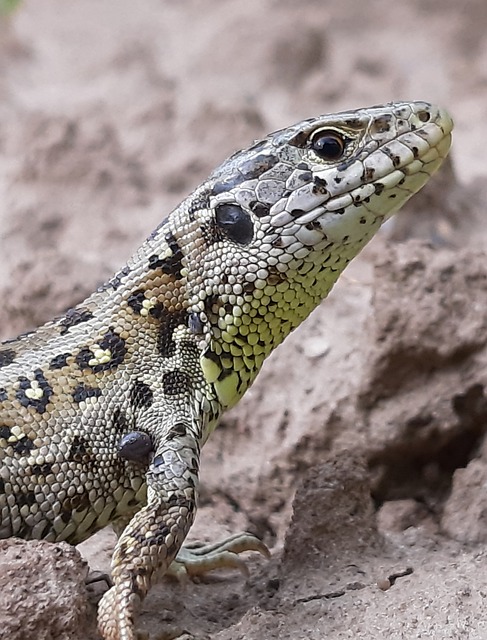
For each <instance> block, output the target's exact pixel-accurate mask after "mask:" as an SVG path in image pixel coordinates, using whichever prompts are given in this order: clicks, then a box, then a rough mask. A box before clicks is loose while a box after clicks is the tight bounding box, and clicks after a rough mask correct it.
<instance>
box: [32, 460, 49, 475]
mask: <svg viewBox="0 0 487 640" xmlns="http://www.w3.org/2000/svg"><path fill="white" fill-rule="evenodd" d="M30 469H31V472H32V475H34V476H47V475H48V474H49V473H51V471H52V464H51V463H50V462H44V464H33V465H32V467H31V468H30Z"/></svg>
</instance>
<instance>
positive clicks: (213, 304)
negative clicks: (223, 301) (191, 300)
mask: <svg viewBox="0 0 487 640" xmlns="http://www.w3.org/2000/svg"><path fill="white" fill-rule="evenodd" d="M219 300H220V299H219V297H218V295H217V294H213V295H211V296H208V297H207V298H205V301H204V303H203V305H204V308H205V313H206V315H207V316H208V317H210V316H212V315H215V314H218V309H219V305H218V302H219Z"/></svg>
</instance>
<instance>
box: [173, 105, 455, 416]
mask: <svg viewBox="0 0 487 640" xmlns="http://www.w3.org/2000/svg"><path fill="white" fill-rule="evenodd" d="M452 126H453V124H452V121H451V118H450V116H449V115H448V114H447V113H446V112H445V111H443V110H442V109H439V108H437V107H435V106H432V105H430V104H428V103H425V102H411V103H395V104H389V105H384V106H377V107H371V108H367V109H358V110H355V111H348V112H343V113H338V114H334V115H325V116H321V117H318V118H313V119H309V120H304V121H302V122H300V123H298V124H296V125H294V126H291V127H289V128H287V129H282V130H280V131H276V132H275V133H272V134H270V135H269V136H268V137H267V138H265V139H264V140H262V141H259V142H256V143H255V144H254V145H252V146H251V147H250V148H248V149H246V150H244V151H240V152H238V153H236V154H234V155H233V156H231V157H230V158H229V159H228V160H227V161H226V162H224V163H223V164H222V165H221V166H220V167H219V168H218V169H216V170H215V171H214V172H213V174H212V175H211V176H210V177H209V179H208V180H207V181H206V182H205V183H204V184H203V185H202V186H201V187H200V188H199V189H197V190H196V191H195V192H194V194H193V195H192V196H190V198H188V200H186V201H185V202H183V204H182V205H181V206H180V208H179V209H177V210H176V211H175V212H174V215H173V216H172V217H171V218H170V219H169V220H168V222H169V224H170V225H172V229H173V231H172V237H173V238H174V240H175V242H176V244H177V246H178V247H180V254H181V256H180V257H181V262H182V264H184V269H183V270H181V271H180V275H181V276H182V278H183V279H184V281H185V283H186V284H185V286H184V291H185V293H184V299H185V303H184V306H185V307H186V311H187V312H188V313H189V316H190V318H191V319H192V320H191V322H190V328H191V327H192V328H193V330H194V333H201V337H202V340H201V342H200V348H201V352H202V356H201V364H202V368H203V372H204V375H205V379H206V380H207V381H208V382H209V383H210V384H214V385H215V390H216V393H217V395H218V398H219V401H220V402H221V405H222V406H223V407H228V406H231V405H232V404H234V403H235V402H236V401H237V400H238V398H239V397H240V396H241V395H242V394H243V393H244V391H245V389H246V388H247V387H248V385H249V384H250V383H251V382H252V380H253V379H254V377H255V375H256V373H257V372H258V370H259V369H260V367H261V365H262V363H263V361H264V359H265V358H266V357H267V356H268V355H269V353H270V352H271V351H272V350H273V348H274V347H275V346H277V345H278V344H279V343H280V342H281V341H282V340H283V339H284V338H285V337H286V335H287V334H289V332H290V331H291V330H293V329H294V328H295V327H297V326H298V325H299V324H300V323H301V321H302V320H303V319H304V318H305V317H306V316H308V314H309V313H310V312H311V311H312V310H313V309H314V308H315V307H316V306H317V305H318V304H319V302H320V301H321V300H322V299H323V298H324V297H326V295H327V294H328V292H329V291H330V289H331V287H332V286H333V284H334V283H335V281H336V280H337V278H338V276H339V275H340V273H341V272H342V271H343V269H344V268H345V267H346V265H347V264H348V262H350V260H351V259H352V258H353V257H354V256H356V255H357V253H358V252H359V251H360V250H361V248H362V247H363V246H364V245H365V244H366V243H367V242H368V241H369V240H370V238H371V237H372V236H373V235H374V233H375V232H376V231H377V230H378V229H379V227H380V226H381V224H382V223H383V222H384V221H385V220H386V219H387V218H388V217H390V216H391V215H392V214H393V213H394V212H395V211H397V209H399V208H400V207H401V206H402V205H403V204H404V203H405V202H406V201H407V200H408V199H409V198H410V197H411V196H412V195H413V194H414V193H415V192H416V191H418V190H419V189H420V188H421V187H422V186H423V185H424V184H425V183H426V182H427V180H428V179H429V177H430V176H431V174H432V173H434V172H435V171H436V169H437V168H438V167H439V166H440V164H441V162H442V161H443V159H444V158H445V156H446V155H447V153H448V150H449V147H450V141H451V140H450V139H451V135H450V134H451V130H452ZM168 237H169V236H168ZM171 255H173V256H174V252H173V253H172V254H171ZM180 282H182V281H180Z"/></svg>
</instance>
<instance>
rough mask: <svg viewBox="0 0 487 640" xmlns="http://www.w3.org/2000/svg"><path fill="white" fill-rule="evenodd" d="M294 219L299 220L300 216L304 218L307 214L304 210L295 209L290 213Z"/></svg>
mask: <svg viewBox="0 0 487 640" xmlns="http://www.w3.org/2000/svg"><path fill="white" fill-rule="evenodd" d="M289 213H290V214H291V215H292V217H293V218H299V217H300V216H302V215H303V214H304V213H305V212H304V211H303V209H293V210H292V211H290V212H289Z"/></svg>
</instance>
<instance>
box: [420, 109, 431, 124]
mask: <svg viewBox="0 0 487 640" xmlns="http://www.w3.org/2000/svg"><path fill="white" fill-rule="evenodd" d="M418 118H419V119H420V120H421V122H428V121H429V119H430V118H431V114H430V112H429V111H418Z"/></svg>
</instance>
